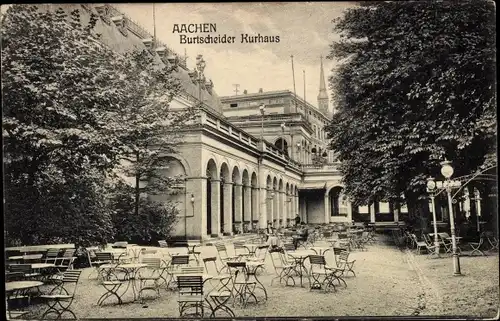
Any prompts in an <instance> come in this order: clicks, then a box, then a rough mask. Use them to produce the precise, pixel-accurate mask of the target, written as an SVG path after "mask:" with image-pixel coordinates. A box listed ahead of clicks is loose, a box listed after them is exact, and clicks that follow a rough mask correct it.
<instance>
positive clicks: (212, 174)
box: [205, 158, 219, 179]
mask: <svg viewBox="0 0 500 321" xmlns="http://www.w3.org/2000/svg"><path fill="white" fill-rule="evenodd" d="M205 175H206V176H207V177H208V178H209V179H217V178H218V177H219V171H218V170H217V164H216V162H215V160H214V159H213V158H210V159H209V160H208V162H207V169H206V173H205Z"/></svg>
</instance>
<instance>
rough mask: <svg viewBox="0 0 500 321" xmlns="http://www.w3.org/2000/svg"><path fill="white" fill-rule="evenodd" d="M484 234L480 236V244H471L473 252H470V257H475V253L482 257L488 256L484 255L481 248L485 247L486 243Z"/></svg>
mask: <svg viewBox="0 0 500 321" xmlns="http://www.w3.org/2000/svg"><path fill="white" fill-rule="evenodd" d="M484 238H485V236H484V232H483V233H481V234H480V235H479V241H478V242H469V246H470V247H471V249H472V251H471V252H470V255H471V256H472V255H474V253H476V252H477V253H479V254H480V255H482V256H484V255H486V254H484V252H483V251H481V246H482V245H483V243H484Z"/></svg>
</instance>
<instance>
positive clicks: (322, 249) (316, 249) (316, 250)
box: [309, 246, 330, 255]
mask: <svg viewBox="0 0 500 321" xmlns="http://www.w3.org/2000/svg"><path fill="white" fill-rule="evenodd" d="M309 249H310V250H313V251H314V253H316V254H318V255H325V253H326V251H330V248H329V247H327V246H313V247H310V248H309Z"/></svg>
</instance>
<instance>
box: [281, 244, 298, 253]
mask: <svg viewBox="0 0 500 321" xmlns="http://www.w3.org/2000/svg"><path fill="white" fill-rule="evenodd" d="M282 248H283V250H284V251H285V253H288V252H293V251H295V245H293V244H292V243H285V244H283V247H282Z"/></svg>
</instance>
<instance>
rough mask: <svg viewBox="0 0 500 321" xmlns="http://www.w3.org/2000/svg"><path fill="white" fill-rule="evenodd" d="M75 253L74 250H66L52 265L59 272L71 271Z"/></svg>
mask: <svg viewBox="0 0 500 321" xmlns="http://www.w3.org/2000/svg"><path fill="white" fill-rule="evenodd" d="M75 252H76V250H75V249H66V250H64V252H63V255H62V256H61V257H59V258H57V259H56V262H55V263H54V264H55V265H56V268H57V269H58V270H59V272H63V271H66V270H71V269H73V262H74V261H75V259H76V256H75Z"/></svg>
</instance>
